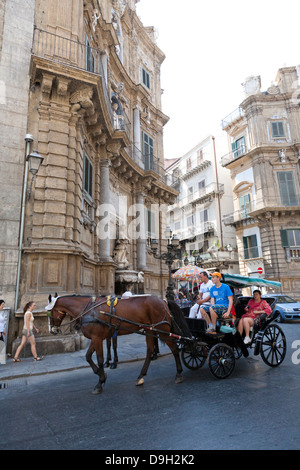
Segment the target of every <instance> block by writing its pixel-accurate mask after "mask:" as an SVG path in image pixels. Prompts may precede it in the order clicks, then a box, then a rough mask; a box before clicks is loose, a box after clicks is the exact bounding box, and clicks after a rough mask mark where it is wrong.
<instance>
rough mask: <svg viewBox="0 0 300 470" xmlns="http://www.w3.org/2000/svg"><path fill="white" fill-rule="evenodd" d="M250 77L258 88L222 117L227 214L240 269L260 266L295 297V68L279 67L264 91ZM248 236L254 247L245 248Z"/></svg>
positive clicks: (299, 214)
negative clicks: (230, 203)
mask: <svg viewBox="0 0 300 470" xmlns="http://www.w3.org/2000/svg"><path fill="white" fill-rule="evenodd" d="M254 81H256V83H257V84H258V87H256V88H255V87H254V88H253V87H252V89H251V92H250V93H246V96H245V100H244V101H243V103H241V105H240V108H239V112H238V113H236V112H235V113H232V115H231V116H232V119H230V118H229V119H227V120H226V122H225V121H223V122H224V123H225V124H224V126H223V127H224V129H225V130H226V131H227V133H228V136H229V150H230V153H229V154H227V155H225V156H224V157H223V159H222V161H223V165H224V167H225V168H227V169H229V170H230V172H231V177H232V187H233V193H234V209H235V210H234V212H233V213H232V214H228V216H227V217H226V219H227V223H228V224H231V225H232V226H234V227H235V228H236V236H237V243H238V246H239V252H240V254H241V257H240V270H241V273H242V274H253V275H257V273H258V269H259V268H261V269H262V271H263V274H262V275H263V277H266V278H267V279H275V280H279V281H280V282H281V283H282V290H283V291H284V292H285V293H289V294H290V295H292V296H294V297H296V298H298V299H299V298H300V263H299V262H300V250H299V249H300V230H299V227H300V210H299V209H300V184H299V183H300V173H299V118H300V114H299V103H298V99H297V96H298V90H299V76H298V74H297V68H296V67H286V68H283V69H280V70H279V71H278V75H277V78H276V82H275V84H274V85H272V86H270V87H269V88H268V89H267V91H265V92H262V91H261V90H260V78H259V77H250V79H249V82H252V83H253V82H254ZM250 88H251V87H250ZM227 118H228V117H227ZM243 137H244V144H243V145H244V146H243V147H242V146H240V147H239V148H238V147H237V141H239V142H241V140H240V139H242V138H243ZM232 145H233V147H232ZM286 178H288V179H286ZM287 231H288V232H287ZM288 235H289V236H290V237H294V244H293V245H292V244H291V242H288V241H286V238H287V237H288ZM251 236H252V237H253V238H252V242H253V239H254V236H256V242H255V244H256V245H257V246H253V247H248V248H247V246H248V245H249V243H251V241H250V239H249V237H251ZM296 237H298V238H297V240H296ZM245 239H247V240H246V241H245ZM247 243H248V245H247Z"/></svg>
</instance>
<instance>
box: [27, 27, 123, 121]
mask: <svg viewBox="0 0 300 470" xmlns="http://www.w3.org/2000/svg"><path fill="white" fill-rule="evenodd" d="M32 54H33V55H34V56H37V57H42V58H44V59H47V60H50V61H51V62H57V63H59V64H63V65H67V66H69V67H75V68H76V69H79V70H85V71H87V72H89V73H93V74H96V75H98V76H99V77H101V80H102V89H103V93H104V97H105V102H106V106H107V110H108V112H109V116H110V120H111V123H112V125H114V115H113V110H112V106H111V100H110V98H109V95H108V90H107V86H106V82H105V75H104V71H103V65H102V61H101V51H100V49H99V48H95V47H91V46H90V45H88V44H83V43H80V42H77V41H74V40H72V39H68V38H65V37H63V36H58V35H57V34H53V33H50V32H48V31H44V30H42V29H39V28H35V30H34V37H33V46H32Z"/></svg>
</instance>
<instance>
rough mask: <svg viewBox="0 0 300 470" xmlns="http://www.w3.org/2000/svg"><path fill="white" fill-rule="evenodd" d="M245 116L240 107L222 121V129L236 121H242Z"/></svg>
mask: <svg viewBox="0 0 300 470" xmlns="http://www.w3.org/2000/svg"><path fill="white" fill-rule="evenodd" d="M243 116H244V112H243V110H242V108H241V107H238V108H237V109H235V110H234V111H232V113H230V114H228V116H226V117H225V118H224V119H222V129H225V128H226V127H227V126H229V124H232V123H233V122H234V121H236V120H238V119H240V118H241V117H243Z"/></svg>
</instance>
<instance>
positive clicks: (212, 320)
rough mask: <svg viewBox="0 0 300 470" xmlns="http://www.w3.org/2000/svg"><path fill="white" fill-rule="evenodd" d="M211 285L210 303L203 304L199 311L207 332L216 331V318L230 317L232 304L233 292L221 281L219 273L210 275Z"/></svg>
mask: <svg viewBox="0 0 300 470" xmlns="http://www.w3.org/2000/svg"><path fill="white" fill-rule="evenodd" d="M211 280H212V282H213V284H214V285H213V287H212V288H211V289H210V299H211V303H210V305H203V306H202V307H201V308H200V312H201V314H202V316H203V318H205V320H206V322H207V324H208V330H207V333H212V334H214V333H216V324H217V319H218V318H230V317H231V310H232V306H233V293H232V291H231V289H230V287H229V286H227V284H222V283H221V274H220V273H218V272H215V273H213V274H212V276H211Z"/></svg>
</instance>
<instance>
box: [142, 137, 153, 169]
mask: <svg viewBox="0 0 300 470" xmlns="http://www.w3.org/2000/svg"><path fill="white" fill-rule="evenodd" d="M153 149H154V142H153V139H152V137H150V136H149V135H148V134H146V132H143V157H144V164H145V170H154V152H153Z"/></svg>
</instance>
